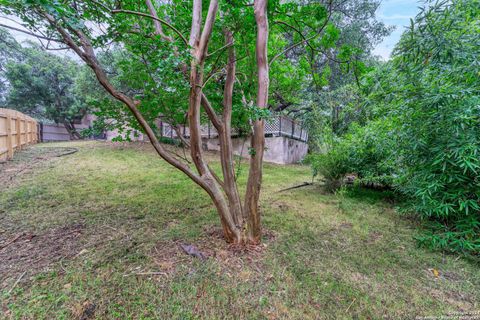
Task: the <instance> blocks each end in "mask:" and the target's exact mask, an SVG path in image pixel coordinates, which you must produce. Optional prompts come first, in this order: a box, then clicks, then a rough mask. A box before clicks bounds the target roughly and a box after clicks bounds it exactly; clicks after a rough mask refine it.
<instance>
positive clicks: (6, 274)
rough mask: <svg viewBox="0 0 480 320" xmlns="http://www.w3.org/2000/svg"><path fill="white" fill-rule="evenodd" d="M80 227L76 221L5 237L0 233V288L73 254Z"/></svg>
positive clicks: (79, 246) (83, 227) (78, 238)
mask: <svg viewBox="0 0 480 320" xmlns="http://www.w3.org/2000/svg"><path fill="white" fill-rule="evenodd" d="M84 230H85V225H83V224H80V223H77V224H72V225H68V226H62V227H57V228H52V229H49V230H47V231H45V232H42V233H38V234H37V233H33V232H22V233H18V234H16V235H13V236H10V237H9V238H4V237H3V235H2V234H0V275H2V277H1V279H2V281H1V282H0V289H1V288H5V287H7V286H11V285H12V282H13V279H15V278H17V279H18V277H21V278H22V279H27V278H28V277H30V276H32V275H35V274H36V273H39V272H42V271H45V270H47V269H48V267H49V266H50V265H51V264H52V263H55V262H58V261H61V260H62V259H65V258H72V257H74V256H75V255H77V254H78V252H79V251H80V249H81V242H80V239H81V236H82V233H83V232H84Z"/></svg>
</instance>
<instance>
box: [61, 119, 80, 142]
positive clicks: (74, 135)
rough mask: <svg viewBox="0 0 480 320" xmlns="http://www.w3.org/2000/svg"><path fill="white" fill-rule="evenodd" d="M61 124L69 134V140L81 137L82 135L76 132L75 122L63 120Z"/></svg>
mask: <svg viewBox="0 0 480 320" xmlns="http://www.w3.org/2000/svg"><path fill="white" fill-rule="evenodd" d="M63 126H64V127H65V129H66V130H67V132H68V134H69V135H70V140H79V139H82V136H81V135H80V133H78V131H77V129H76V128H75V124H74V123H73V122H72V121H64V122H63Z"/></svg>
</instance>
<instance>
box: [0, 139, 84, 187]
mask: <svg viewBox="0 0 480 320" xmlns="http://www.w3.org/2000/svg"><path fill="white" fill-rule="evenodd" d="M77 150H78V149H76V148H69V147H37V146H35V147H29V148H26V149H23V150H20V151H18V152H16V153H15V154H14V156H13V159H11V160H9V161H4V162H0V185H1V186H2V187H4V188H6V187H8V186H10V185H11V184H12V182H13V180H14V179H16V178H18V177H19V176H21V175H24V174H26V173H29V172H32V170H33V169H34V168H36V167H38V166H39V165H40V164H41V163H43V162H45V161H47V160H50V159H53V158H58V157H62V156H65V155H70V154H72V153H74V152H76V151H77Z"/></svg>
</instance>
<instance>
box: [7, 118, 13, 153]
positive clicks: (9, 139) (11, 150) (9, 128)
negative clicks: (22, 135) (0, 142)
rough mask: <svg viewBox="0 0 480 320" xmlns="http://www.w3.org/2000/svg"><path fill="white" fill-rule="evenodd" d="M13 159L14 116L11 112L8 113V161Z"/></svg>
mask: <svg viewBox="0 0 480 320" xmlns="http://www.w3.org/2000/svg"><path fill="white" fill-rule="evenodd" d="M12 157H13V146H12V114H11V113H10V112H7V159H11V158H12Z"/></svg>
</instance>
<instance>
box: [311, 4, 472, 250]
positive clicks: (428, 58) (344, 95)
mask: <svg viewBox="0 0 480 320" xmlns="http://www.w3.org/2000/svg"><path fill="white" fill-rule="evenodd" d="M479 35H480V2H479V1H478V0H455V1H443V2H437V3H435V4H433V3H430V4H427V6H426V7H425V8H424V9H422V10H421V11H420V13H419V14H418V15H417V16H416V17H415V18H414V19H413V20H412V21H411V26H410V27H409V28H408V29H407V30H406V31H405V32H404V33H403V35H402V37H401V40H400V42H399V43H398V44H397V46H396V48H395V50H394V53H393V57H392V59H391V60H390V61H388V62H387V63H383V64H378V65H377V66H376V67H375V68H373V70H371V71H370V72H367V73H366V74H364V75H363V76H362V77H361V79H360V80H359V82H358V83H357V84H358V85H355V84H347V85H345V86H342V87H340V88H338V89H336V90H333V91H329V92H327V93H325V94H324V97H325V99H324V102H323V103H322V104H318V105H317V106H316V107H314V108H312V110H311V111H310V112H309V113H308V118H307V120H308V123H309V124H310V127H311V128H312V136H313V139H312V141H311V142H312V144H313V145H312V146H313V148H314V149H315V151H316V152H315V153H314V154H312V155H311V156H310V158H309V161H310V163H311V165H312V167H313V169H314V172H315V173H318V174H320V175H321V176H323V177H324V178H325V180H326V182H327V185H329V186H330V187H331V188H337V187H339V186H341V185H342V184H344V182H345V180H348V179H346V178H345V177H349V178H350V180H351V179H352V176H353V177H355V183H356V184H357V185H361V186H367V187H380V188H391V189H393V190H394V192H395V193H396V194H397V195H398V196H399V198H401V199H402V201H401V202H400V203H402V211H404V212H406V213H414V214H416V215H418V216H419V217H420V218H421V219H422V221H423V222H424V225H425V228H424V232H423V233H422V234H421V235H420V236H418V240H419V243H420V244H422V245H425V246H428V247H430V248H434V249H444V250H448V251H454V252H462V253H466V254H471V255H476V256H478V255H480V176H479V174H480V71H479V70H480V49H479V48H480V36H479Z"/></svg>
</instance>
